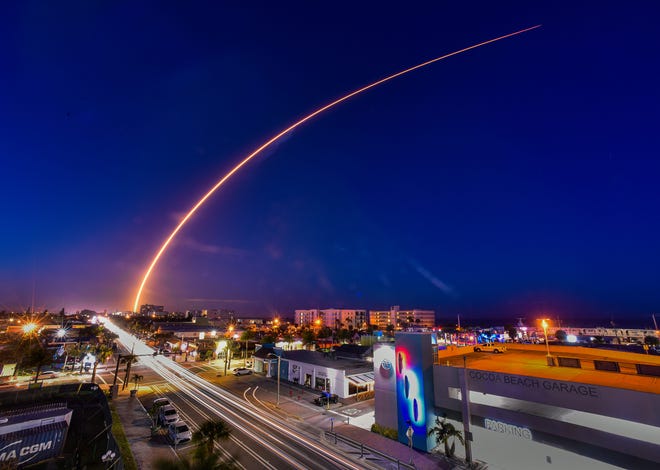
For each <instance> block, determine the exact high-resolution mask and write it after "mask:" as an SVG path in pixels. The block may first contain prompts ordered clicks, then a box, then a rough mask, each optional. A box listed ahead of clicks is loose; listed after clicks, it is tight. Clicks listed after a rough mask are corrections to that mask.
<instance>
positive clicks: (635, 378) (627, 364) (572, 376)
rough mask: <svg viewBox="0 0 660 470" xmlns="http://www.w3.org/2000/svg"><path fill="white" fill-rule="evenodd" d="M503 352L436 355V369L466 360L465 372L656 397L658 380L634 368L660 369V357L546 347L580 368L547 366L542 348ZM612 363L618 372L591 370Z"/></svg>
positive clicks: (511, 348)
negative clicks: (599, 363)
mask: <svg viewBox="0 0 660 470" xmlns="http://www.w3.org/2000/svg"><path fill="white" fill-rule="evenodd" d="M506 346H507V349H508V350H507V352H505V353H504V354H493V353H490V352H481V353H475V352H473V350H472V346H469V347H464V348H457V349H455V350H453V351H439V354H438V360H437V362H436V365H446V366H452V367H463V357H465V358H466V367H467V368H468V369H478V370H487V371H491V372H499V373H505V374H515V375H525V376H530V377H539V378H545V379H552V380H563V381H567V382H580V383H585V384H591V385H602V386H605V387H614V388H622V389H628V390H636V391H639V392H648V393H655V394H660V377H654V376H649V375H639V374H637V372H636V368H635V364H648V365H654V366H660V357H658V356H650V355H645V354H635V353H628V352H621V351H609V350H605V349H595V348H583V347H569V346H558V347H554V348H553V347H550V354H551V355H552V356H554V357H555V362H556V358H557V357H568V358H577V359H580V362H581V365H582V368H577V367H559V366H554V367H552V366H548V365H547V362H546V355H547V353H546V349H545V345H543V346H542V347H540V346H536V345H518V344H513V345H512V344H506ZM594 360H598V361H614V362H617V363H619V367H620V369H621V372H608V371H601V370H595V369H594V368H593V367H594V366H593V361H594Z"/></svg>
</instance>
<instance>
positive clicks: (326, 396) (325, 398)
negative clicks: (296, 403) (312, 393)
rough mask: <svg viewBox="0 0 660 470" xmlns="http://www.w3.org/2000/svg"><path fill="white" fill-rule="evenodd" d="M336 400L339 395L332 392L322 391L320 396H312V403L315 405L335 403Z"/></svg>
mask: <svg viewBox="0 0 660 470" xmlns="http://www.w3.org/2000/svg"><path fill="white" fill-rule="evenodd" d="M338 401H339V397H338V396H337V395H335V394H334V393H326V392H323V394H321V396H320V397H316V398H314V404H315V405H317V406H325V405H327V404H328V403H337V402H338Z"/></svg>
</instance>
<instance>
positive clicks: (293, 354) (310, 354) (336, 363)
mask: <svg viewBox="0 0 660 470" xmlns="http://www.w3.org/2000/svg"><path fill="white" fill-rule="evenodd" d="M282 359H283V360H289V361H297V362H304V363H307V364H313V365H317V366H322V367H327V368H328V369H337V370H344V371H346V375H352V374H360V373H363V372H370V371H371V372H372V371H373V370H374V365H373V363H371V362H367V361H360V360H354V359H340V358H337V359H333V358H332V356H331V355H330V353H322V352H319V351H307V350H304V349H299V350H295V351H284V355H283V356H282Z"/></svg>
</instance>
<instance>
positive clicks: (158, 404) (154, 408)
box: [151, 397, 171, 416]
mask: <svg viewBox="0 0 660 470" xmlns="http://www.w3.org/2000/svg"><path fill="white" fill-rule="evenodd" d="M165 405H171V403H170V400H169V398H165V397H161V398H156V399H155V400H154V401H153V402H152V403H151V414H152V415H154V416H157V415H158V413H159V411H160V409H161V408H162V407H163V406H165Z"/></svg>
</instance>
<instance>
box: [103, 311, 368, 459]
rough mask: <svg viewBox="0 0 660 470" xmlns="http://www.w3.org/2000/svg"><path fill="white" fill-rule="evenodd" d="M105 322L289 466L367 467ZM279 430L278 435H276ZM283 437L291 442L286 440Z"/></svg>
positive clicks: (143, 360)
mask: <svg viewBox="0 0 660 470" xmlns="http://www.w3.org/2000/svg"><path fill="white" fill-rule="evenodd" d="M105 326H106V327H107V328H108V330H110V331H112V332H113V333H116V334H117V335H118V336H119V338H118V340H119V342H120V343H121V344H122V345H124V347H126V348H127V349H128V348H132V349H133V351H134V354H140V355H141V354H146V355H147V356H142V357H140V358H139V361H138V362H139V363H140V364H142V365H144V366H146V367H148V368H150V369H152V370H153V371H154V372H156V373H157V374H158V375H160V376H161V377H163V378H164V379H165V380H167V381H168V383H169V385H170V386H171V387H172V388H174V389H177V390H179V391H181V392H183V393H185V394H187V395H188V396H189V397H190V398H192V399H194V400H195V403H196V405H195V406H198V407H202V408H203V409H206V410H207V411H208V413H206V414H211V415H214V416H218V417H220V418H222V419H224V420H225V421H227V422H229V423H230V424H232V425H233V426H234V427H235V428H236V429H238V430H239V431H240V432H241V433H243V434H245V435H247V436H248V437H249V438H250V439H252V440H253V441H255V442H257V443H259V445H261V446H263V447H264V448H266V449H267V450H268V451H270V452H271V453H272V454H273V455H276V456H277V457H278V458H279V459H281V460H282V461H283V462H286V464H287V465H288V466H289V467H290V468H294V469H299V470H303V469H307V468H318V467H319V465H320V464H321V463H325V465H323V466H324V468H333V467H334V468H346V469H354V470H360V469H364V468H365V467H366V462H364V463H360V464H357V463H355V462H354V461H352V460H350V459H349V458H347V457H344V456H342V455H339V454H337V453H336V452H333V451H332V450H330V449H328V448H327V447H325V446H324V445H322V444H320V443H319V442H317V440H316V439H317V437H316V436H313V435H310V434H308V433H304V432H302V431H300V430H296V429H292V428H291V427H290V425H289V424H288V423H287V422H286V421H284V420H282V419H279V418H277V417H273V416H266V415H263V414H261V413H259V412H258V411H256V410H255V409H254V408H253V407H252V405H251V404H250V403H242V402H241V400H240V398H238V397H236V396H235V395H233V394H231V393H229V392H227V391H225V390H223V389H221V388H220V387H217V386H215V385H213V384H211V383H209V382H207V381H206V380H204V379H201V378H200V377H198V376H197V375H195V374H193V373H192V372H190V371H188V370H187V369H185V368H184V367H182V366H180V365H179V364H177V363H176V362H174V361H172V360H171V359H169V358H165V357H163V356H150V354H153V353H154V350H153V349H152V348H150V347H149V346H147V345H145V344H144V343H143V342H142V341H140V340H138V339H137V338H135V337H134V336H132V335H130V334H129V333H127V332H125V331H124V330H122V329H121V328H119V327H117V326H116V325H114V324H113V323H112V322H111V321H106V322H105ZM278 433H279V434H281V436H278V435H276V434H278ZM285 439H288V440H290V441H292V443H288V442H285ZM293 443H295V444H293ZM303 449H304V450H307V451H310V452H312V453H313V456H310V455H308V454H306V453H305V452H303V451H302V450H303ZM262 464H263V463H262ZM264 468H269V469H271V470H272V469H273V467H272V466H271V465H270V464H267V465H264Z"/></svg>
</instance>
